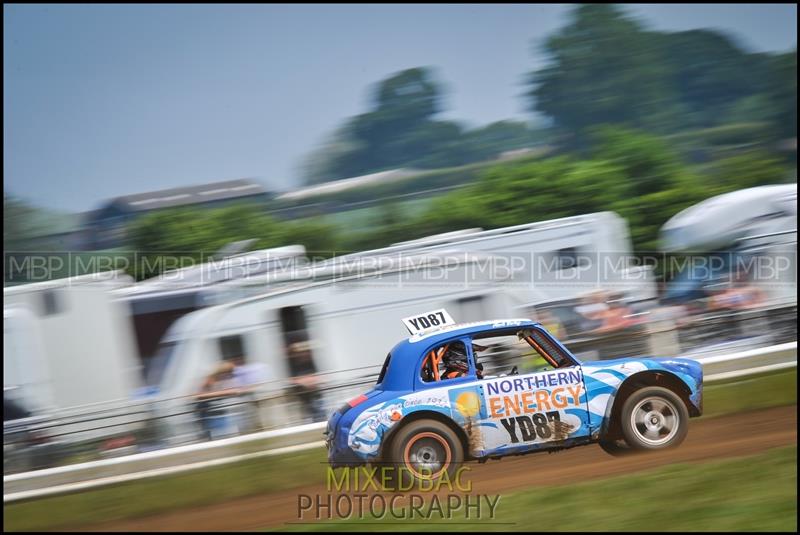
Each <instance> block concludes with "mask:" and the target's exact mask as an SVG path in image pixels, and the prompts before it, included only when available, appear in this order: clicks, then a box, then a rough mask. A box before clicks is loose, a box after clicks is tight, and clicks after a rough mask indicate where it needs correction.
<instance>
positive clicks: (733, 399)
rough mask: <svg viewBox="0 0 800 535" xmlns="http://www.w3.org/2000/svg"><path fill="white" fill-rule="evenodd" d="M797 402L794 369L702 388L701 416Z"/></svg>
mask: <svg viewBox="0 0 800 535" xmlns="http://www.w3.org/2000/svg"><path fill="white" fill-rule="evenodd" d="M795 403H797V368H793V369H791V370H789V371H783V372H777V373H769V374H764V375H758V376H753V377H742V378H738V379H732V380H729V381H724V382H718V383H717V382H715V383H711V384H708V385H705V386H703V416H704V417H711V416H719V415H720V414H728V413H733V412H742V411H748V410H755V409H766V408H768V407H778V406H781V405H792V404H795Z"/></svg>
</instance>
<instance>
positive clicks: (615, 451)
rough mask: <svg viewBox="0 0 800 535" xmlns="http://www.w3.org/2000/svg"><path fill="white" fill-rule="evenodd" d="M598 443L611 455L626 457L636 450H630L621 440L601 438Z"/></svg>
mask: <svg viewBox="0 0 800 535" xmlns="http://www.w3.org/2000/svg"><path fill="white" fill-rule="evenodd" d="M599 444H600V447H601V448H603V451H604V452H606V453H608V454H609V455H613V456H614V457H627V456H628V455H630V454H632V453H634V452H635V451H636V450H632V449H631V448H630V447H629V446H628V445H627V444H626V443H625V442H624V441H622V440H601V441H600V442H599Z"/></svg>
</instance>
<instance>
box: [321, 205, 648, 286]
mask: <svg viewBox="0 0 800 535" xmlns="http://www.w3.org/2000/svg"><path fill="white" fill-rule="evenodd" d="M446 249H449V250H458V251H465V252H482V253H486V254H491V255H493V256H495V257H497V258H498V259H500V260H503V261H505V262H507V264H508V265H509V266H510V267H513V270H514V273H515V278H514V280H513V282H514V283H515V284H519V285H522V286H525V287H527V289H528V290H529V291H532V292H534V293H535V294H536V299H537V300H540V301H547V300H557V299H569V298H573V297H575V296H577V295H580V294H582V293H586V292H588V291H591V290H594V289H598V288H603V289H606V290H613V291H615V292H618V293H623V294H625V295H626V297H627V298H628V299H629V300H632V301H644V300H649V299H654V298H655V297H656V287H655V281H654V277H653V272H652V267H651V266H649V265H642V264H641V263H640V262H639V260H638V258H637V257H636V256H635V255H634V254H633V251H632V245H631V240H630V234H629V232H628V226H627V223H626V222H625V220H624V219H623V218H622V217H620V216H619V215H617V214H616V213H614V212H598V213H593V214H586V215H579V216H572V217H565V218H560V219H552V220H548V221H539V222H534V223H526V224H523V225H515V226H511V227H503V228H498V229H492V230H483V229H480V228H474V229H465V230H461V231H456V232H449V233H445V234H440V235H435V236H429V237H426V238H421V239H417V240H409V241H405V242H401V243H397V244H394V245H392V246H390V247H386V248H383V249H376V250H372V251H363V252H356V253H351V254H347V255H342V256H338V257H335V258H333V259H331V260H329V261H327V262H326V264H327V265H342V264H344V265H346V264H347V263H348V262H352V261H353V260H356V259H363V258H366V257H370V256H381V257H386V256H403V255H407V254H416V253H419V252H425V251H442V250H446Z"/></svg>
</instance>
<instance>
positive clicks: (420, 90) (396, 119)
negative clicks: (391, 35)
mask: <svg viewBox="0 0 800 535" xmlns="http://www.w3.org/2000/svg"><path fill="white" fill-rule="evenodd" d="M442 94H443V88H442V85H441V84H440V83H439V82H437V81H436V80H435V77H434V73H433V71H432V70H431V69H430V68H422V67H419V68H414V69H408V70H405V71H401V72H399V73H396V74H393V75H392V76H390V77H388V78H387V79H385V80H383V81H381V82H379V83H378V84H377V86H376V88H375V89H374V90H373V97H372V109H370V110H369V111H368V112H367V113H364V114H361V115H358V116H356V117H353V118H351V119H350V120H349V121H348V122H347V123H346V124H345V125H344V126H343V127H341V128H339V129H338V130H337V131H336V133H335V134H334V135H333V136H332V137H331V138H330V139H329V140H328V141H327V142H326V143H325V144H323V146H322V147H320V148H319V149H317V150H316V151H314V152H313V153H312V154H311V155H310V156H309V158H308V160H307V162H306V165H305V174H306V177H305V178H306V183H307V184H317V183H320V182H327V181H330V180H337V179H342V178H348V177H354V176H359V175H363V174H367V173H373V172H377V171H383V170H387V169H396V168H400V167H405V168H418V169H436V168H442V167H452V166H460V165H465V164H469V163H472V162H478V161H482V160H487V159H491V158H495V157H496V156H497V155H498V154H499V153H501V152H503V151H506V150H512V149H517V148H521V147H527V146H530V145H532V144H534V143H536V142H537V139H538V138H537V135H538V132H536V131H534V130H531V129H530V128H529V127H528V125H527V124H525V123H523V122H518V121H498V122H496V123H492V124H490V125H488V126H485V127H482V128H477V129H475V130H467V129H466V128H465V127H464V126H462V125H461V124H459V123H456V122H453V121H443V120H437V119H436V118H435V117H436V115H437V114H438V113H439V112H440V111H441V110H442V108H443V104H442V101H443V97H442Z"/></svg>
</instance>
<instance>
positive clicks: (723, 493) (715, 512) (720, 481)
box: [286, 446, 797, 532]
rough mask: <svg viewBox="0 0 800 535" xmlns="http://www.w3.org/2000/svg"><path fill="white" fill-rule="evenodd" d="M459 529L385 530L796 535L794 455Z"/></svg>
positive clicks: (643, 484)
mask: <svg viewBox="0 0 800 535" xmlns="http://www.w3.org/2000/svg"><path fill="white" fill-rule="evenodd" d="M396 514H399V513H396ZM388 518H391V517H388ZM392 521H393V522H394V519H392ZM464 521H465V517H464V514H463V513H461V514H458V513H456V514H455V515H454V516H453V517H452V519H444V520H442V519H441V518H440V517H437V520H433V521H425V520H414V521H404V522H401V523H393V524H391V525H388V526H385V527H387V528H391V529H392V530H394V531H421V530H422V531H427V530H428V529H430V528H433V529H435V530H437V531H438V530H442V531H484V530H485V531H495V530H496V531H631V532H637V531H644V532H649V531H667V530H669V531H792V532H794V531H797V447H796V446H792V447H787V448H779V449H774V450H771V451H768V452H765V453H762V454H759V455H755V456H749V457H742V458H738V459H733V460H725V461H717V462H713V463H706V464H702V465H690V464H674V465H670V466H667V467H664V468H659V469H657V470H652V471H648V472H642V473H639V474H635V475H626V476H618V477H614V478H609V479H603V480H596V481H592V482H588V483H581V484H577V485H565V486H560V487H547V488H540V489H532V490H526V491H523V492H517V493H513V494H509V495H501V496H500V501H499V502H498V505H497V508H496V510H495V517H494V519H491V518H485V519H483V520H475V521H474V523H472V524H471V525H464V524H461V523H457V522H464ZM430 522H433V525H431V524H430ZM376 524H380V521H378V520H375V519H373V518H370V517H367V518H366V519H365V520H363V521H361V522H353V521H349V520H348V521H347V522H338V521H333V522H321V523H315V524H303V525H298V524H295V525H291V526H288V527H287V528H286V529H289V530H307V531H339V530H341V531H354V530H358V531H361V530H365V531H375V530H376V528H378V527H379V526H377V525H376Z"/></svg>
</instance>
